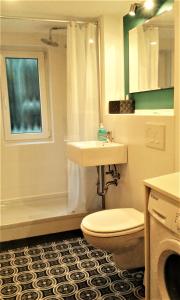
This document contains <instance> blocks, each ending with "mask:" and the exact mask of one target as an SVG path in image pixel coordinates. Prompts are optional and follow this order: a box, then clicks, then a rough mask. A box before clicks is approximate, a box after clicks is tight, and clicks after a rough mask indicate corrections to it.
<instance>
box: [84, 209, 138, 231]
mask: <svg viewBox="0 0 180 300" xmlns="http://www.w3.org/2000/svg"><path fill="white" fill-rule="evenodd" d="M82 225H83V226H84V227H85V228H86V229H87V230H90V231H93V232H101V233H108V232H109V233H110V232H118V231H123V230H130V229H133V228H136V227H139V226H142V225H144V214H143V213H141V212H139V211H138V210H136V209H134V208H115V209H107V210H102V211H98V212H95V213H92V214H90V215H88V216H86V217H85V218H84V219H83V220H82Z"/></svg>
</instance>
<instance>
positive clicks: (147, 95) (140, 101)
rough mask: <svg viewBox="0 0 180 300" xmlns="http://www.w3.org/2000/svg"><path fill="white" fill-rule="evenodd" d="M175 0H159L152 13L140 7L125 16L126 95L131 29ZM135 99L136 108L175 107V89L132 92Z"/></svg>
mask: <svg viewBox="0 0 180 300" xmlns="http://www.w3.org/2000/svg"><path fill="white" fill-rule="evenodd" d="M173 2H174V1H173V0H158V1H156V7H155V9H154V11H152V12H151V15H150V14H148V15H147V14H146V15H144V14H142V11H141V10H140V9H138V10H137V13H136V16H134V17H131V16H129V15H126V16H125V17H124V20H123V21H124V74H125V95H126V94H129V30H131V29H132V28H134V27H136V26H138V25H140V24H143V23H144V21H145V20H146V19H148V18H150V17H152V16H155V15H158V14H160V13H162V12H163V11H165V10H166V8H167V6H169V4H171V3H173ZM130 95H131V97H132V98H133V99H135V103H136V109H158V108H159V109H162V108H163V109H165V108H173V103H174V89H173V88H169V89H162V90H153V91H146V92H138V93H132V94H130Z"/></svg>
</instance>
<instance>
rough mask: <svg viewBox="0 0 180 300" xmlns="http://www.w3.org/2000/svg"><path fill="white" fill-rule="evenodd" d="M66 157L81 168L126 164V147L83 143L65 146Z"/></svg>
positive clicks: (115, 144)
mask: <svg viewBox="0 0 180 300" xmlns="http://www.w3.org/2000/svg"><path fill="white" fill-rule="evenodd" d="M67 157H68V159H69V160H72V161H73V162H75V163H76V164H78V165H80V166H83V167H90V166H100V165H110V164H124V163H127V146H126V145H124V144H119V143H114V142H101V141H85V142H72V143H68V144H67Z"/></svg>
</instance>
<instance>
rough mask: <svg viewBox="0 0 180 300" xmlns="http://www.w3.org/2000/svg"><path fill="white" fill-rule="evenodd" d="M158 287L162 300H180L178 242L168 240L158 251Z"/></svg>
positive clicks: (162, 243)
mask: <svg viewBox="0 0 180 300" xmlns="http://www.w3.org/2000/svg"><path fill="white" fill-rule="evenodd" d="M157 268H158V270H157V275H158V286H159V292H160V295H161V299H162V300H179V299H180V240H176V239H169V240H164V241H162V242H161V243H160V245H159V249H158V265H157Z"/></svg>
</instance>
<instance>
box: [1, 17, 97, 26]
mask: <svg viewBox="0 0 180 300" xmlns="http://www.w3.org/2000/svg"><path fill="white" fill-rule="evenodd" d="M0 19H13V20H21V21H37V22H56V23H64V24H65V23H66V24H68V23H70V22H72V21H74V22H76V23H78V24H88V23H93V24H95V25H98V21H90V20H89V21H82V20H73V19H72V20H57V19H45V18H31V17H19V16H17V17H16V16H0Z"/></svg>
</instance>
